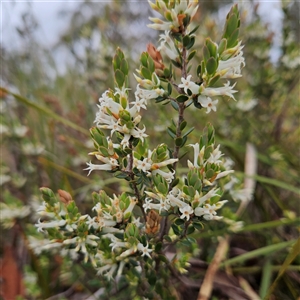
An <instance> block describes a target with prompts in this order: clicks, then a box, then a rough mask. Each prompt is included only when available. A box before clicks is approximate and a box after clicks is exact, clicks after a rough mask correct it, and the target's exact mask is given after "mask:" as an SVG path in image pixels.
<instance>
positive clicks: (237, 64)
mask: <svg viewBox="0 0 300 300" xmlns="http://www.w3.org/2000/svg"><path fill="white" fill-rule="evenodd" d="M242 48H243V47H241V49H242ZM244 66H245V59H244V57H243V51H239V52H238V54H237V55H235V56H233V57H231V58H229V59H227V60H219V66H218V69H217V71H216V72H217V73H221V74H222V75H221V78H238V77H241V76H242V74H241V69H242V68H243V67H244Z"/></svg>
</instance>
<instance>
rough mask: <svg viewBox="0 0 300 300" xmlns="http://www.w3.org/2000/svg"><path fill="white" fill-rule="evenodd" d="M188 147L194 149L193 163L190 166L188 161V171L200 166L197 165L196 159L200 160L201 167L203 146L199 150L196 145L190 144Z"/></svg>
mask: <svg viewBox="0 0 300 300" xmlns="http://www.w3.org/2000/svg"><path fill="white" fill-rule="evenodd" d="M189 146H192V147H193V148H194V163H193V164H192V163H191V162H190V161H188V167H189V169H194V168H199V167H200V166H199V165H198V159H199V160H200V165H202V164H203V156H204V151H205V146H203V147H202V149H201V150H200V148H199V144H198V143H196V144H190V145H189Z"/></svg>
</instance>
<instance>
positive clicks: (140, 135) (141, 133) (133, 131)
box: [130, 126, 148, 142]
mask: <svg viewBox="0 0 300 300" xmlns="http://www.w3.org/2000/svg"><path fill="white" fill-rule="evenodd" d="M145 131H146V127H145V126H144V128H143V129H140V128H134V129H131V132H130V133H131V135H132V136H134V137H135V138H138V139H140V140H141V141H142V142H144V137H147V136H148V134H146V133H145Z"/></svg>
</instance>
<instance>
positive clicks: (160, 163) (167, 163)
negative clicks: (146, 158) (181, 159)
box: [151, 158, 178, 170]
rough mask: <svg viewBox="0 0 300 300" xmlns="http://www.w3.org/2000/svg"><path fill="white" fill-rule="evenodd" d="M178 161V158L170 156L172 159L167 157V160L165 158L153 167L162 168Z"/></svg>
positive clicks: (153, 168)
mask: <svg viewBox="0 0 300 300" xmlns="http://www.w3.org/2000/svg"><path fill="white" fill-rule="evenodd" d="M177 161H178V158H170V159H167V160H164V161H161V162H159V163H154V164H153V165H152V167H151V169H152V170H156V169H159V168H162V167H165V166H167V165H172V164H174V163H175V162H177Z"/></svg>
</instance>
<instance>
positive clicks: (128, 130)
mask: <svg viewBox="0 0 300 300" xmlns="http://www.w3.org/2000/svg"><path fill="white" fill-rule="evenodd" d="M127 90H128V89H127V88H122V89H119V88H116V92H115V93H114V94H112V92H111V91H106V92H104V93H103V94H102V97H101V98H100V99H99V102H100V105H98V107H99V111H98V112H97V114H96V119H95V123H96V124H97V126H98V127H99V128H103V129H110V130H111V136H112V135H113V133H114V132H115V131H117V132H119V133H121V134H123V139H122V142H121V145H122V146H123V147H124V148H125V147H128V146H129V139H130V138H131V137H132V136H133V137H135V138H138V139H141V140H142V141H143V140H144V137H146V136H147V134H146V133H145V131H146V128H145V126H144V128H143V129H140V128H138V125H139V123H140V121H141V118H142V117H141V115H140V114H139V111H140V109H141V108H144V109H146V104H147V102H146V99H145V98H140V97H138V96H137V94H136V99H135V101H134V102H132V103H130V102H129V101H128V93H127ZM116 96H118V98H115V97H116ZM116 99H117V100H116Z"/></svg>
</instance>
